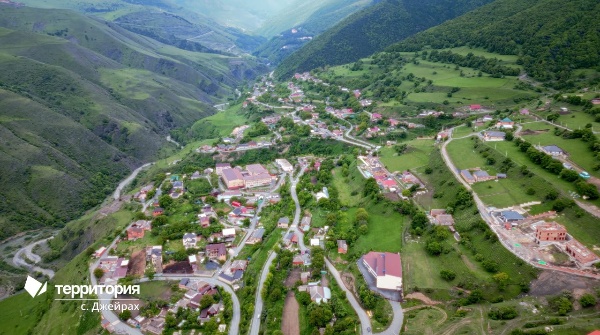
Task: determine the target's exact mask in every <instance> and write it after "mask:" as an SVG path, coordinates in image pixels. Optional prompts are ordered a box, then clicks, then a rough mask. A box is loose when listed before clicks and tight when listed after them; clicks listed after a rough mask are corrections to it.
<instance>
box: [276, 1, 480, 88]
mask: <svg viewBox="0 0 600 335" xmlns="http://www.w3.org/2000/svg"><path fill="white" fill-rule="evenodd" d="M489 2H491V0H460V1H456V0H422V1H419V0H383V1H381V2H380V3H378V4H376V5H373V6H371V7H368V8H366V9H364V10H362V11H360V12H357V13H355V14H353V15H351V16H349V17H348V18H346V19H345V20H343V21H342V22H340V23H338V24H337V25H335V26H334V27H333V28H331V29H329V30H328V31H326V32H325V33H323V34H322V35H319V36H318V37H316V38H315V39H313V40H312V41H311V42H310V43H308V44H306V45H305V46H304V47H303V48H301V49H300V50H298V51H297V52H295V53H293V54H292V55H290V56H289V57H288V58H286V59H285V60H284V61H283V62H282V63H281V65H280V66H279V67H278V68H277V70H276V74H277V76H278V77H279V78H286V77H289V76H290V75H291V74H293V73H294V72H302V71H308V70H311V69H314V68H317V67H321V66H325V65H339V64H344V63H349V62H353V61H356V60H358V59H360V58H362V57H366V56H368V55H370V54H372V53H374V52H377V51H380V50H382V49H383V48H385V47H386V46H389V45H390V44H392V43H395V42H398V41H401V40H402V39H404V38H406V37H408V36H411V35H413V34H416V33H418V32H420V31H423V30H425V29H427V28H430V27H433V26H435V25H438V24H440V23H442V22H444V21H446V20H449V19H452V18H455V17H457V16H459V15H462V14H463V13H466V12H468V11H470V10H472V9H474V8H477V7H479V6H482V5H484V4H487V3H489Z"/></svg>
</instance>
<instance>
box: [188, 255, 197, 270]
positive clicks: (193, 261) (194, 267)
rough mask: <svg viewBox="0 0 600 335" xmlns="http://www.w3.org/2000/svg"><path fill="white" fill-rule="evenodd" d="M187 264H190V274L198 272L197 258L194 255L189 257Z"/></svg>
mask: <svg viewBox="0 0 600 335" xmlns="http://www.w3.org/2000/svg"><path fill="white" fill-rule="evenodd" d="M188 263H190V266H191V267H192V272H196V271H198V257H196V255H189V256H188Z"/></svg>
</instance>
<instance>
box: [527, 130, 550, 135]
mask: <svg viewBox="0 0 600 335" xmlns="http://www.w3.org/2000/svg"><path fill="white" fill-rule="evenodd" d="M549 131H550V129H541V130H531V129H525V130H523V131H521V135H539V134H544V133H547V132H549Z"/></svg>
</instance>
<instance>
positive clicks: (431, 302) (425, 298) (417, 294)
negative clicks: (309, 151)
mask: <svg viewBox="0 0 600 335" xmlns="http://www.w3.org/2000/svg"><path fill="white" fill-rule="evenodd" d="M404 298H406V299H417V300H421V301H422V302H424V303H425V304H426V305H437V304H441V302H439V301H435V300H431V299H429V297H428V296H426V295H424V294H423V293H421V292H413V293H411V294H407V295H406V296H405V297H404Z"/></svg>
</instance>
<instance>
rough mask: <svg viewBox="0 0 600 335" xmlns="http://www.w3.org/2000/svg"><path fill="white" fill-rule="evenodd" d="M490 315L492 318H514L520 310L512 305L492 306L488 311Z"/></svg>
mask: <svg viewBox="0 0 600 335" xmlns="http://www.w3.org/2000/svg"><path fill="white" fill-rule="evenodd" d="M488 316H489V317H490V319H492V320H512V319H514V318H516V317H517V316H519V312H518V311H517V309H516V308H514V307H511V306H505V307H500V308H496V307H492V309H491V310H490V311H489V312H488Z"/></svg>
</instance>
